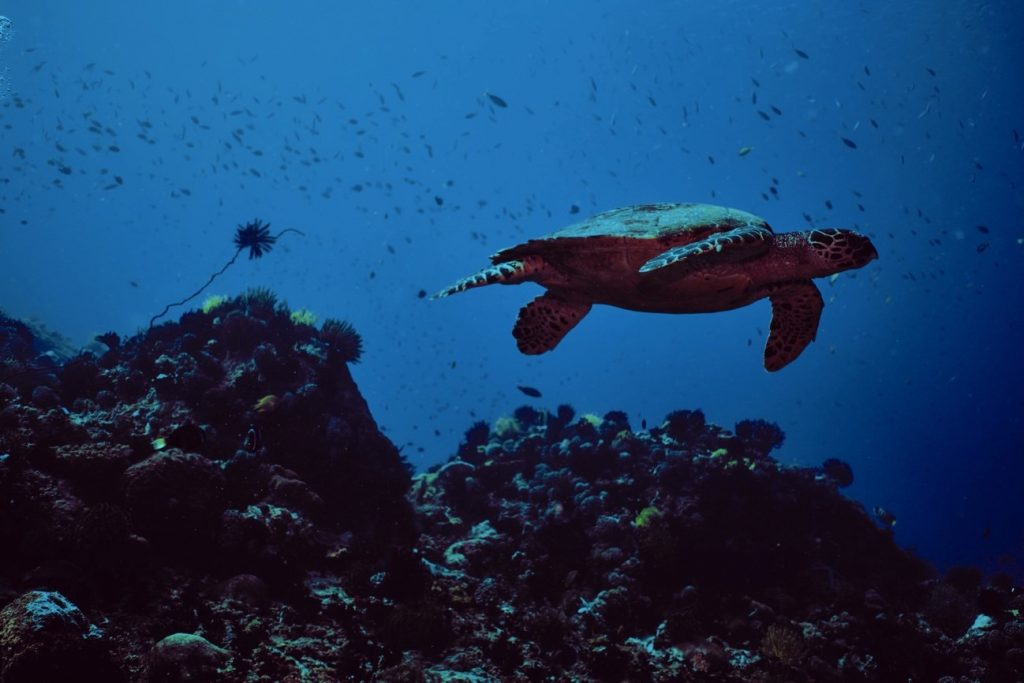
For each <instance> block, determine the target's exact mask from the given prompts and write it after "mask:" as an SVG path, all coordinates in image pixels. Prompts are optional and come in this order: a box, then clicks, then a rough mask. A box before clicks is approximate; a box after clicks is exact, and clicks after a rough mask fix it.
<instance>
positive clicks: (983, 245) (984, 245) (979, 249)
mask: <svg viewBox="0 0 1024 683" xmlns="http://www.w3.org/2000/svg"><path fill="white" fill-rule="evenodd" d="M975 249H976V250H977V252H978V253H979V254H980V253H981V252H983V251H985V250H986V249H988V242H982V243H981V244H979V245H978V246H977V247H975Z"/></svg>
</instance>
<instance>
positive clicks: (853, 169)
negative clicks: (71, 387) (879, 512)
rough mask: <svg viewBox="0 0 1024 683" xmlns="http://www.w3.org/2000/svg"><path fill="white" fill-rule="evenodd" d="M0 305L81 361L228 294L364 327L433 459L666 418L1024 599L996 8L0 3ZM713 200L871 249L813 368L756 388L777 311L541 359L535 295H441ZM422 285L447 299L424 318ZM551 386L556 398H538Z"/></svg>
mask: <svg viewBox="0 0 1024 683" xmlns="http://www.w3.org/2000/svg"><path fill="white" fill-rule="evenodd" d="M0 15H4V16H5V17H7V18H9V21H7V22H4V23H3V36H2V39H0V40H2V42H0V65H2V68H3V71H2V78H3V81H2V84H3V86H2V87H3V94H2V97H0V140H2V143H3V144H2V146H0V307H2V308H3V310H4V311H5V312H6V313H7V314H9V315H11V316H14V317H20V318H26V319H27V318H35V319H37V320H38V321H41V322H42V323H44V324H45V325H46V326H47V327H49V328H50V329H52V330H55V331H58V332H60V333H62V334H64V335H66V336H67V337H69V338H70V339H71V340H72V342H73V343H74V344H75V345H76V346H80V345H86V344H88V343H90V342H91V341H92V339H93V337H94V336H95V335H97V334H99V333H102V332H106V331H110V330H113V331H117V332H118V333H120V334H122V335H131V334H134V333H135V332H138V331H141V330H144V329H145V328H146V327H147V325H148V323H149V320H150V318H151V317H152V316H154V315H155V314H157V313H158V312H159V311H160V310H161V309H162V308H163V306H164V305H165V304H167V303H168V302H172V301H176V300H179V299H181V298H183V297H184V296H186V295H187V294H189V293H191V292H193V291H194V290H195V289H197V288H198V287H199V286H200V285H201V284H202V283H203V282H205V281H206V279H207V277H208V276H209V275H210V274H211V273H213V272H215V271H217V270H218V269H220V268H221V266H222V265H223V264H224V262H225V261H227V260H228V259H229V258H230V257H231V255H232V254H233V253H234V246H233V244H232V242H231V237H232V233H233V230H234V229H235V227H236V226H237V225H240V224H243V223H246V222H248V221H251V220H253V219H255V218H259V219H261V220H263V221H265V222H269V223H270V224H271V226H272V228H271V229H272V231H273V232H277V231H279V230H283V229H286V228H295V229H298V230H301V231H302V233H303V235H298V234H287V235H284V236H282V238H281V239H280V241H279V242H278V244H277V245H276V246H275V248H274V250H273V251H272V252H271V253H269V254H268V255H267V256H265V257H264V258H262V259H259V260H251V261H250V260H245V259H244V258H240V259H239V260H238V262H237V263H236V264H234V265H233V266H232V267H231V268H229V269H228V270H227V271H226V272H225V273H224V274H223V276H221V277H220V278H218V279H217V280H216V281H215V282H214V284H213V285H212V286H211V287H210V288H209V290H208V291H206V292H204V293H203V295H202V296H200V297H199V298H197V299H196V300H194V301H192V302H190V303H189V304H188V305H186V306H185V307H184V308H179V309H172V311H171V313H170V316H169V318H168V319H169V320H170V319H175V318H176V317H177V316H179V315H180V314H181V313H182V312H183V311H184V310H187V309H189V308H198V307H199V306H200V305H201V303H202V301H203V299H204V298H205V297H206V295H208V294H221V295H228V296H234V295H237V294H239V293H240V292H242V291H244V290H245V289H247V288H249V287H253V286H262V287H267V288H269V289H271V290H272V291H273V292H275V293H276V294H277V295H278V296H279V297H280V298H281V299H283V300H286V301H287V302H288V303H289V304H290V305H291V307H292V308H307V309H309V310H311V311H312V312H314V313H315V314H316V315H317V316H318V318H319V319H321V320H323V319H325V318H339V319H344V320H346V321H349V322H350V323H352V324H353V325H354V326H355V328H356V329H357V330H358V331H359V333H360V334H361V335H362V337H363V342H364V353H363V355H362V360H361V362H360V363H359V364H358V365H354V366H352V373H353V376H354V378H355V380H356V382H357V384H358V386H359V389H360V390H361V392H362V394H363V396H364V397H365V398H366V401H367V402H368V404H369V409H370V412H371V413H372V415H373V416H374V417H375V418H376V420H377V422H378V423H379V424H380V426H381V429H382V430H383V431H384V433H385V434H386V436H388V437H389V438H390V439H391V440H392V441H393V442H394V443H395V444H396V445H397V446H399V447H400V449H401V452H402V454H403V455H404V456H405V457H406V458H408V459H409V461H410V462H411V463H412V464H413V465H415V466H416V467H417V468H419V469H422V468H425V467H427V466H429V465H432V464H435V463H438V462H441V461H443V460H445V459H446V458H448V457H449V456H450V455H451V454H452V453H453V452H454V450H455V448H456V446H457V445H458V443H459V440H460V438H461V436H462V434H463V432H464V431H465V430H466V429H467V427H469V426H470V425H471V424H472V423H473V422H475V421H477V420H487V421H493V420H495V419H496V418H498V417H500V416H502V415H507V414H510V413H511V411H512V410H513V409H514V408H515V407H516V406H518V405H520V404H522V403H524V402H531V403H532V404H534V405H535V406H536V407H538V408H546V409H548V410H554V408H555V406H556V405H558V404H560V403H568V404H571V405H573V406H574V407H575V408H576V409H577V410H579V411H581V412H593V413H597V414H602V413H605V412H607V411H609V410H622V411H625V412H626V413H627V414H628V416H629V419H630V420H631V422H632V423H633V424H634V425H637V424H639V423H640V422H641V420H647V421H648V422H650V423H651V424H655V423H658V422H659V421H660V420H661V419H662V418H663V416H664V415H665V414H666V413H668V412H669V411H671V410H674V409H677V408H691V409H698V408H699V409H701V410H703V411H704V412H705V414H706V415H707V417H708V420H709V421H711V422H714V423H717V424H721V425H724V426H726V427H729V426H731V425H732V424H734V423H735V422H736V421H738V420H741V419H744V418H760V419H765V420H769V421H772V422H775V423H777V424H778V425H779V426H780V427H781V428H782V430H783V431H784V432H785V435H786V438H785V442H784V444H783V445H782V446H781V448H779V449H778V450H777V451H776V452H775V456H776V457H777V458H778V459H779V460H780V461H781V462H782V463H787V464H801V465H819V464H820V463H821V462H822V461H824V460H825V459H827V458H839V459H842V460H844V461H846V462H848V463H850V465H852V467H853V471H854V473H855V482H854V484H853V485H852V486H851V487H850V488H848V489H846V490H845V492H846V494H847V495H848V496H850V497H852V498H854V499H856V500H859V501H862V502H863V503H864V504H865V506H867V507H868V509H871V508H872V507H874V506H882V507H884V509H885V510H887V511H888V512H890V513H892V515H894V516H895V518H896V520H898V521H897V522H896V526H895V534H896V540H897V541H898V542H899V543H900V544H902V545H905V546H911V547H913V548H915V549H916V551H917V552H918V553H919V554H920V555H921V556H922V557H924V558H925V559H927V560H929V561H931V562H933V563H935V564H936V565H937V566H939V567H940V568H942V567H948V566H950V565H953V564H963V563H969V564H976V565H980V566H982V567H983V568H984V569H985V570H986V571H996V570H1000V571H1005V572H1009V573H1011V574H1013V575H1014V576H1016V577H1017V578H1018V580H1019V579H1020V577H1022V576H1024V565H1022V564H1021V562H1022V557H1021V551H1022V544H1024V514H1022V513H1024V503H1022V495H1021V494H1022V490H1024V466H1022V462H1021V453H1022V452H1024V382H1022V378H1024V358H1022V355H1021V353H1020V350H1021V342H1022V339H1024V333H1022V325H1024V294H1022V291H1024V290H1022V288H1021V277H1022V275H1024V225H1022V224H1021V215H1022V206H1024V191H1022V187H1021V185H1022V182H1024V165H1022V160H1024V138H1022V136H1024V90H1022V89H1021V87H1020V73H1021V66H1022V64H1024V43H1022V42H1021V41H1020V29H1021V27H1022V26H1024V6H1022V5H1021V4H1020V3H1017V2H1013V1H1011V0H1001V1H1000V0H997V1H993V2H977V1H959V0H947V1H945V2H941V3H935V2H923V1H921V2H911V1H905V2H897V3H885V4H879V3H871V2H837V1H822V2H814V3H798V2H751V1H749V0H747V1H744V2H740V1H728V2H713V3H707V2H704V3H698V2H690V1H685V2H668V1H664V2H649V3H627V2H569V1H566V2H539V1H538V2H518V3H469V2H431V3H404V2H391V1H384V2H373V3H352V2H344V3H331V2H308V1H297V2H291V3H287V4H279V3H259V2H241V1H237V2H217V3H208V2H198V1H195V0H191V1H184V2H176V3H131V4H128V3H119V2H109V1H105V0H101V1H97V2H89V3H72V2H66V1H65V0H31V1H25V2H0ZM676 201H695V202H706V203H713V204H721V205H724V206H731V207H735V208H739V209H743V210H746V211H750V212H752V213H755V214H758V215H761V216H763V217H764V218H765V219H766V220H767V221H768V222H769V223H770V224H771V225H772V226H773V227H774V229H775V230H776V231H790V230H803V229H807V228H809V227H810V226H819V227H824V226H833V227H845V228H851V229H856V230H859V231H861V232H864V233H865V234H867V235H869V236H870V237H871V238H872V240H873V241H874V243H875V245H876V247H877V248H878V251H879V255H880V258H879V259H878V260H877V261H875V262H872V263H871V264H869V265H868V266H867V267H865V268H863V269H861V270H857V271H851V272H848V273H844V274H842V275H840V276H839V277H838V278H836V279H835V280H834V281H832V280H821V281H819V285H820V287H821V289H822V292H823V296H824V297H825V300H826V306H825V310H824V313H823V316H822V320H821V326H820V328H819V330H818V336H817V340H816V341H815V343H813V344H811V345H810V346H809V347H808V348H807V349H806V350H805V351H804V353H803V354H802V355H801V356H800V358H799V359H798V360H797V361H796V362H794V363H793V364H792V365H790V366H789V367H786V368H785V369H784V370H782V371H781V372H778V373H772V374H769V373H766V372H765V371H764V370H763V368H762V358H761V348H762V346H763V343H764V338H765V333H766V330H767V326H768V322H769V317H770V310H769V304H768V303H767V302H766V301H761V302H758V303H757V304H755V305H752V306H749V307H746V308H743V309H740V310H736V311H731V312H726V313H716V314H713V315H650V314H640V313H634V312H629V311H624V310H619V309H614V308H609V307H600V306H599V307H597V308H595V309H594V310H593V311H592V312H591V314H590V315H589V316H588V317H587V318H586V320H584V321H583V322H582V323H581V324H580V325H579V327H578V328H577V329H576V330H575V331H574V332H573V333H572V334H570V335H569V336H568V337H567V338H566V339H565V341H564V342H563V343H562V344H561V345H560V346H559V347H558V348H557V349H556V350H554V351H553V352H551V353H548V354H545V355H542V356H539V357H527V356H523V355H521V354H520V353H519V352H518V351H517V350H516V346H515V343H514V340H513V338H512V337H511V334H510V332H511V327H512V324H513V322H514V320H515V315H516V312H517V310H518V308H519V307H520V306H521V305H523V304H524V303H526V302H527V301H529V299H530V298H532V297H533V296H535V295H536V294H537V293H539V289H538V288H537V287H536V286H535V285H524V286H522V287H507V288H498V287H495V288H490V289H487V290H482V291H478V292H470V293H467V294H465V295H463V296H459V297H456V298H453V299H445V300H441V301H431V300H430V299H429V294H431V293H433V292H435V291H437V290H439V289H441V288H442V287H444V286H446V285H448V284H449V283H450V282H452V281H454V280H455V279H457V278H459V277H462V276H464V275H467V274H469V273H472V272H474V271H475V270H477V269H478V268H480V267H483V266H484V265H486V263H487V262H488V261H487V259H488V256H489V255H490V254H491V253H493V252H495V251H497V250H498V249H500V248H503V247H506V246H510V245H513V244H515V243H517V242H520V241H523V240H524V239H527V238H530V237H539V236H542V235H545V234H547V233H549V232H552V231H553V230H555V229H557V228H560V227H562V226H564V225H568V224H570V223H574V222H576V221H578V220H581V219H583V218H585V217H586V216H589V215H592V214H594V213H597V212H599V211H603V210H606V209H611V208H614V207H618V206H625V205H629V204H636V203H644V202H676ZM424 295H427V296H424ZM518 386H529V387H534V388H536V389H537V390H539V392H540V393H541V394H542V396H541V397H540V398H536V399H533V398H530V397H527V396H524V395H523V393H521V392H520V391H519V390H518V389H517V387H518Z"/></svg>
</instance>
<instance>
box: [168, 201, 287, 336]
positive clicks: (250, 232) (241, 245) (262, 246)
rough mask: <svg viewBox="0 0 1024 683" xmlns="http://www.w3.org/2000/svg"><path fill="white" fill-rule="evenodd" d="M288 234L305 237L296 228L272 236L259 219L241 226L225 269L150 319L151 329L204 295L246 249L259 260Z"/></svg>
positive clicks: (251, 256)
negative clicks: (161, 319) (156, 323)
mask: <svg viewBox="0 0 1024 683" xmlns="http://www.w3.org/2000/svg"><path fill="white" fill-rule="evenodd" d="M288 232H296V233H298V234H300V235H303V236H305V233H304V232H302V231H301V230H297V229H295V228H286V229H284V230H282V231H281V232H279V233H277V234H276V235H271V234H270V223H264V222H263V221H261V220H260V219H258V218H256V219H254V220H252V221H250V222H248V223H246V224H245V225H239V226H238V227H237V228H236V229H235V247H236V249H235V255H234V256H232V257H231V259H230V260H229V261H228V262H227V263H225V264H224V267H223V268H221V269H220V270H218V271H217V272H215V273H213V274H212V275H211V276H210V278H209V279H208V280H207V281H206V284H204V285H203V286H202V287H200V288H199V289H197V290H196V291H195V292H193V293H192V294H190V295H189V296H187V297H185V298H184V299H182V300H181V301H175V302H173V303H169V304H167V305H166V306H164V310H162V311H160V312H159V313H157V314H156V315H154V316H153V317H152V318H150V319H149V327H150V329H152V327H153V323H155V322H156V321H157V320H159V319H160V318H162V317H164V316H165V315H167V312H168V311H169V310H171V309H172V308H174V307H175V306H181V305H183V304H186V303H188V302H189V301H191V300H192V299H195V298H196V297H197V296H199V295H200V294H202V293H203V291H204V290H205V289H206V288H207V287H209V286H210V284H211V283H212V282H213V281H214V280H216V279H217V277H218V276H220V275H222V274H223V273H224V271H226V270H227V269H228V268H230V267H231V265H232V264H233V263H234V262H235V261H237V260H238V256H239V255H240V254H241V253H242V252H243V251H245V250H246V249H248V250H249V260H250V261H251V260H253V259H258V258H260V257H262V256H263V255H264V254H266V253H267V252H269V251H270V250H271V249H273V248H274V244H275V243H276V242H277V240H278V239H279V238H280V237H281V235H284V234H285V233H288Z"/></svg>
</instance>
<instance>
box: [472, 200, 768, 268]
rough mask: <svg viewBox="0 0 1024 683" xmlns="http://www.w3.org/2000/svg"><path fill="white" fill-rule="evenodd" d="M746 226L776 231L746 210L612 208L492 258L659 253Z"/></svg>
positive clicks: (697, 206) (658, 206) (648, 206)
mask: <svg viewBox="0 0 1024 683" xmlns="http://www.w3.org/2000/svg"><path fill="white" fill-rule="evenodd" d="M743 227H762V228H766V229H768V230H769V231H770V230H771V227H770V226H769V225H768V223H766V222H765V220H764V219H763V218H759V217H758V216H755V215H753V214H751V213H747V212H746V211H739V210H737V209H729V208H726V207H724V206H712V205H710V204H638V205H635V206H626V207H623V208H621V209H612V210H611V211H605V212H604V213H599V214H597V215H596V216H592V217H591V218H588V219H587V220H585V221H583V222H582V223H576V224H574V225H570V226H569V227H567V228H562V229H561V230H559V231H557V232H554V233H552V234H550V235H548V236H547V237H540V238H537V239H532V240H529V241H527V242H523V243H522V244H517V245H516V246H514V247H509V248H508V249H503V250H501V251H499V252H498V253H497V254H495V255H494V256H492V257H491V261H492V262H493V263H502V262H504V261H511V260H513V259H521V258H523V257H526V256H534V255H539V256H547V257H551V256H559V255H564V254H566V253H567V252H576V251H578V250H581V249H582V250H588V249H589V250H594V251H603V250H620V251H621V250H623V249H629V248H630V246H631V245H632V246H636V247H637V248H642V249H643V250H644V251H650V250H651V247H652V245H651V241H655V242H657V243H658V246H659V247H660V248H661V249H659V251H660V250H665V249H670V248H672V247H676V246H679V245H681V244H689V243H691V242H699V241H700V240H702V239H705V238H706V237H708V236H709V235H712V234H714V233H718V232H725V231H726V230H733V229H735V228H743Z"/></svg>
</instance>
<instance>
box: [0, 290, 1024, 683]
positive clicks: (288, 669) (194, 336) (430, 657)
mask: <svg viewBox="0 0 1024 683" xmlns="http://www.w3.org/2000/svg"><path fill="white" fill-rule="evenodd" d="M312 323H313V320H312V317H311V316H310V315H309V314H308V313H305V312H300V313H296V312H292V311H289V310H288V309H287V307H285V306H283V305H282V304H280V303H279V302H277V301H276V298H275V297H274V296H273V294H272V293H270V292H268V291H266V290H252V291H250V292H247V293H246V294H243V295H242V296H239V297H236V298H234V299H221V300H211V301H209V302H208V303H207V304H206V305H204V307H203V309H202V310H198V311H192V312H189V313H186V314H184V315H183V316H182V317H181V319H180V320H178V321H177V322H172V323H166V324H163V325H160V326H157V327H154V328H153V329H151V330H148V331H147V332H145V333H140V334H138V335H135V336H133V337H130V338H125V339H122V338H121V337H120V336H119V335H116V334H113V333H109V334H106V335H101V337H100V338H99V340H100V342H101V344H98V345H96V346H95V347H94V349H93V350H92V351H86V352H82V353H79V354H77V355H73V356H71V357H67V354H66V353H65V354H62V355H59V356H58V355H56V354H55V353H54V352H52V351H51V350H48V349H46V348H45V343H44V342H43V340H40V339H39V338H38V336H37V334H36V333H35V332H34V331H33V330H32V329H31V328H29V327H27V326H25V325H24V324H22V323H20V322H18V321H15V320H11V319H10V318H6V317H2V318H0V557H2V558H3V561H2V562H0V683H12V682H16V681H33V680H36V681H37V680H55V681H56V680H106V681H117V680H124V681H188V680H192V681H195V680H202V681H224V682H235V681H239V682H241V681H246V682H257V681H261V682H262V681H324V682H326V681H344V680H352V681H367V680H380V681H498V680H509V681H561V680H588V681H589V680H595V681H600V680H607V681H625V680H628V681H691V680H692V681H765V682H768V681H837V682H838V681H844V682H845V681H892V680H929V681H935V680H939V681H943V683H952V682H954V681H962V680H972V681H974V680H977V681H1004V680H1007V681H1009V680H1022V679H1024V618H1022V616H1021V610H1024V596H1022V595H1021V592H1020V589H1019V587H1017V586H1014V585H1013V582H1012V581H1011V580H1010V579H1009V578H1008V577H1005V576H993V577H987V578H986V577H983V576H982V575H981V573H980V572H978V571H976V570H972V569H969V568H959V569H956V570H953V571H951V572H949V573H948V574H947V575H946V576H943V577H939V576H937V575H936V574H935V572H934V571H933V570H932V569H931V568H930V567H929V566H928V565H927V564H926V563H925V562H923V561H921V560H920V559H917V558H915V557H914V556H913V555H912V554H910V553H908V552H906V551H905V550H903V549H901V548H900V547H898V546H897V544H896V543H894V541H893V538H892V533H891V529H889V528H886V527H885V525H884V524H879V523H878V522H877V521H876V520H874V519H872V518H871V516H869V515H868V514H867V513H866V512H865V511H864V510H863V508H862V507H861V506H860V505H859V504H857V503H855V502H852V501H850V500H848V499H847V498H845V497H844V496H843V495H842V494H841V492H840V489H841V488H842V487H844V486H847V485H849V484H850V482H851V481H852V478H853V472H852V470H851V469H850V468H849V466H847V465H845V464H844V463H842V462H840V461H838V460H835V459H828V460H824V462H823V464H822V466H821V467H817V468H799V467H784V466H781V465H780V464H779V462H778V461H777V460H775V459H774V458H773V457H772V453H773V452H775V450H776V449H777V448H779V446H780V445H781V444H782V442H783V440H784V436H783V433H782V431H781V430H780V429H779V428H778V427H777V426H775V425H773V424H770V423H766V422H763V421H759V420H746V421H743V422H740V423H738V424H736V425H734V426H733V428H732V429H728V430H727V429H724V428H721V427H718V426H715V425H712V424H708V423H707V422H706V421H705V419H704V416H703V414H702V413H701V412H700V411H699V410H689V411H677V412H675V413H672V414H670V415H668V416H667V417H666V418H665V420H664V421H663V422H661V423H660V424H658V425H656V426H651V427H648V426H647V425H646V424H641V425H631V424H630V423H629V421H628V419H627V417H626V415H625V414H623V413H619V412H612V413H608V414H605V415H603V416H596V415H577V414H576V413H575V412H574V410H573V409H572V408H570V407H568V406H560V407H558V408H557V409H555V410H553V411H550V412H549V411H546V410H538V409H535V408H531V407H522V408H520V409H518V410H517V411H515V413H514V414H513V415H510V416H507V417H504V418H501V419H499V420H497V421H496V422H495V423H494V424H487V423H477V424H475V425H473V426H471V427H470V429H469V430H468V431H467V432H466V435H465V438H464V439H463V441H462V442H461V443H460V444H459V445H458V447H457V448H456V449H454V451H455V452H454V453H453V454H452V455H451V457H450V458H449V459H448V460H447V462H444V463H443V464H439V465H437V466H435V467H433V468H431V469H430V470H429V471H427V472H423V473H420V474H418V475H416V476H413V474H412V472H411V471H410V468H409V467H408V465H407V463H406V462H405V461H404V460H403V459H402V457H401V455H400V454H399V452H398V451H397V449H396V448H395V447H394V445H393V444H391V442H390V441H389V440H388V439H387V438H386V437H384V436H383V435H382V434H381V432H380V431H379V430H378V428H377V426H376V424H375V422H374V420H373V417H372V416H371V415H370V413H369V410H368V409H367V406H366V403H365V402H364V401H363V399H362V397H361V395H360V393H359V390H358V388H357V387H356V385H355V383H354V381H353V379H352V376H351V374H350V373H349V370H348V364H349V363H352V362H355V361H357V360H358V359H359V351H360V349H361V342H360V340H359V337H358V334H357V333H356V331H355V330H354V329H353V328H352V327H351V326H350V325H348V324H346V323H342V322H339V321H328V322H326V323H324V324H323V325H321V326H319V327H317V326H315V325H314V324H312ZM827 455H829V454H823V456H827ZM823 459H824V458H823Z"/></svg>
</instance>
